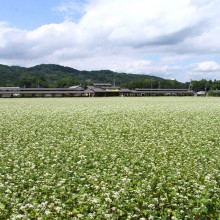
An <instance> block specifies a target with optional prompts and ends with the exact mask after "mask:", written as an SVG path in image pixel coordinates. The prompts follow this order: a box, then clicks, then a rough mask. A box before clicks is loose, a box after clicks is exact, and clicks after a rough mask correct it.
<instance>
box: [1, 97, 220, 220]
mask: <svg viewBox="0 0 220 220" xmlns="http://www.w3.org/2000/svg"><path fill="white" fill-rule="evenodd" d="M0 116H1V119H0V219H22V220H26V219H42V220H45V219H83V220H84V219H85V220H87V219H98V220H99V219H100V220H102V219H109V220H110V219H120V220H121V219H138V220H144V219H146V220H147V219H149V220H153V219H163V220H165V219H174V220H175V219H190V220H191V219H194V220H201V219H202V220H207V219H220V99H219V98H209V97H204V98H200V97H143V98H142V97H135V98H131V97H129V98H125V97H124V98H122V97H117V98H44V99H41V98H39V99H38V98H35V99H19V98H18V99H0Z"/></svg>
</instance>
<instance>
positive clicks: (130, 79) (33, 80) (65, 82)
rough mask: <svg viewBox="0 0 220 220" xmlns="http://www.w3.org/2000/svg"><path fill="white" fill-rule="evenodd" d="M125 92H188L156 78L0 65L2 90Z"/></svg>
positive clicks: (48, 66) (175, 83)
mask: <svg viewBox="0 0 220 220" xmlns="http://www.w3.org/2000/svg"><path fill="white" fill-rule="evenodd" d="M114 81H115V84H116V85H117V86H121V87H125V88H159V87H160V88H188V83H181V82H178V81H176V80H168V79H163V78H160V77H156V76H150V75H144V74H143V75H141V74H127V73H116V72H113V71H110V70H99V71H80V70H77V69H74V68H70V67H64V66H60V65H55V64H41V65H37V66H34V67H30V68H25V67H19V66H6V65H0V87H6V86H19V87H27V88H31V87H58V88H59V87H69V86H73V85H79V84H81V85H82V86H87V85H91V84H92V83H104V82H106V83H112V84H113V82H114Z"/></svg>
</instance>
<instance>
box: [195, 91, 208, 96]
mask: <svg viewBox="0 0 220 220" xmlns="http://www.w3.org/2000/svg"><path fill="white" fill-rule="evenodd" d="M196 95H197V96H205V95H206V91H199V92H197V93H196Z"/></svg>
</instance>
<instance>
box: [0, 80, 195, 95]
mask: <svg viewBox="0 0 220 220" xmlns="http://www.w3.org/2000/svg"><path fill="white" fill-rule="evenodd" d="M150 95H154V96H159V95H173V96H192V95H194V91H192V90H187V89H143V88H136V89H134V90H130V89H126V88H120V87H118V86H112V85H111V84H110V83H94V84H93V85H92V86H88V87H87V88H83V87H81V86H73V87H70V88H20V87H0V97H2V98H9V97H94V96H96V97H101V96H150Z"/></svg>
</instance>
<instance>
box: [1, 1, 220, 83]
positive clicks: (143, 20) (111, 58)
mask: <svg viewBox="0 0 220 220" xmlns="http://www.w3.org/2000/svg"><path fill="white" fill-rule="evenodd" d="M219 9H220V5H219V3H218V1H217V0H209V1H208V0H169V1H164V0H157V1H151V0H139V1H135V0H111V1H106V0H87V1H83V4H76V3H75V1H69V2H67V3H65V4H64V3H63V4H61V5H58V6H56V7H54V10H56V11H60V12H62V13H66V14H65V18H64V21H63V22H62V23H60V24H45V25H43V26H41V27H39V28H37V29H35V30H32V31H25V30H19V29H14V28H11V27H10V26H9V25H8V24H7V23H5V22H1V21H0V62H1V63H5V64H11V65H25V66H31V65H35V64H39V63H58V64H61V65H67V66H72V67H74V68H79V69H88V70H91V69H111V70H115V71H120V72H129V73H132V72H133V73H146V74H153V75H157V76H162V77H168V78H177V79H179V80H189V79H190V78H191V77H192V76H194V75H196V74H194V75H193V74H192V73H196V72H199V71H202V72H204V73H205V72H206V73H207V72H210V71H209V70H211V69H212V71H211V72H212V73H213V76H215V74H217V75H216V76H219V75H218V72H219V64H218V63H217V62H214V61H212V60H211V61H207V62H205V61H204V62H201V63H198V62H197V63H194V64H193V63H192V62H191V63H185V64H180V63H179V60H180V59H186V60H189V58H190V57H196V58H197V59H200V57H202V56H204V55H209V54H217V56H218V54H219V52H220V44H219V39H218V36H219V35H220V25H219V24H220V16H219V14H218V13H219ZM66 15H67V16H66ZM67 17H68V18H67ZM152 54H154V55H157V56H158V57H159V59H158V60H157V61H155V60H153V58H152V59H151V55H152ZM146 57H147V58H146ZM206 69H207V71H205V70H206Z"/></svg>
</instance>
